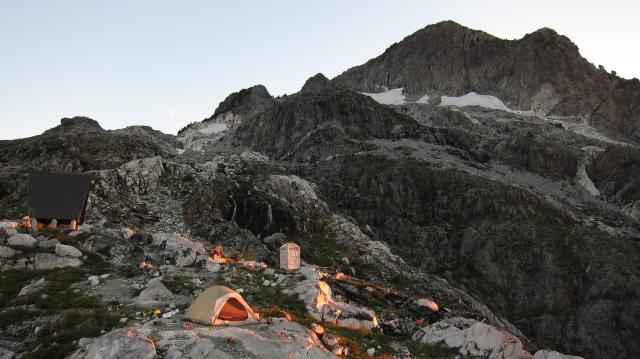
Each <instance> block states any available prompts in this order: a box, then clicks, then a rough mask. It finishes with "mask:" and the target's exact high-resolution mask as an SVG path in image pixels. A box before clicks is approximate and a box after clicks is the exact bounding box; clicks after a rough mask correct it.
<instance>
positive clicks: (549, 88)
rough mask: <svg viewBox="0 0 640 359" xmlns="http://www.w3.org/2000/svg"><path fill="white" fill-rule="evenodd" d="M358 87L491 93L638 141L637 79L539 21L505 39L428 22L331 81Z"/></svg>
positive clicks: (441, 93) (429, 92) (512, 103)
mask: <svg viewBox="0 0 640 359" xmlns="http://www.w3.org/2000/svg"><path fill="white" fill-rule="evenodd" d="M332 83H333V84H334V85H335V86H338V87H342V88H349V89H352V90H355V91H359V92H382V91H387V90H389V89H394V88H404V89H405V91H406V92H408V93H412V94H416V95H424V94H426V95H429V96H432V97H433V96H461V95H464V94H467V93H469V92H476V93H479V94H484V95H493V96H496V97H498V98H500V99H501V100H503V101H504V102H505V103H506V104H507V105H509V107H511V108H513V109H518V110H531V111H533V112H535V113H536V114H538V115H540V116H543V117H544V116H570V117H574V118H575V119H576V120H578V121H583V122H585V123H588V124H589V125H591V126H593V127H595V128H597V129H598V130H601V131H603V132H604V133H605V134H608V135H613V136H614V137H618V138H622V139H627V140H631V141H634V142H638V141H639V140H640V106H638V104H639V102H640V81H638V80H637V79H633V80H625V79H622V78H619V77H617V76H615V74H613V73H608V72H606V71H604V70H602V69H598V68H596V67H595V66H594V65H593V64H591V63H589V62H588V61H587V60H586V59H584V58H583V57H582V56H581V55H580V53H579V49H578V47H577V46H576V45H575V44H573V43H572V42H571V40H570V39H569V38H567V37H566V36H563V35H559V34H558V33H557V32H556V31H554V30H552V29H549V28H542V29H540V30H537V31H535V32H533V33H531V34H528V35H526V36H524V37H523V38H521V39H517V40H504V39H500V38H497V37H495V36H492V35H489V34H487V33H485V32H482V31H478V30H472V29H469V28H467V27H464V26H461V25H459V24H457V23H455V22H453V21H445V22H440V23H437V24H434V25H429V26H427V27H425V28H423V29H421V30H418V31H417V32H415V33H413V34H411V35H409V36H407V37H406V38H404V39H403V40H402V41H400V42H398V43H396V44H393V45H392V46H390V47H389V48H388V49H387V50H386V51H385V52H384V53H383V54H381V55H380V56H378V57H376V58H374V59H372V60H369V61H368V62H366V63H365V64H363V65H360V66H356V67H353V68H351V69H349V70H347V71H345V72H344V73H342V74H341V75H339V76H337V77H336V78H334V79H333V80H332Z"/></svg>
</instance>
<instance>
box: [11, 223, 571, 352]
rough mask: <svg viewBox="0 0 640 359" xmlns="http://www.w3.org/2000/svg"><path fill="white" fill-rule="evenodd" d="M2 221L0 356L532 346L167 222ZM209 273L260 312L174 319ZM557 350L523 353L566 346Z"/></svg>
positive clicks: (403, 296) (380, 289)
mask: <svg viewBox="0 0 640 359" xmlns="http://www.w3.org/2000/svg"><path fill="white" fill-rule="evenodd" d="M6 227H8V226H7V225H5V226H4V227H3V229H2V238H3V240H2V241H3V245H2V246H0V253H2V261H1V263H2V279H3V282H6V281H8V280H14V281H16V280H17V281H16V282H14V283H13V288H11V290H10V289H9V288H6V287H3V297H2V298H3V299H4V300H5V304H9V306H8V307H6V308H5V309H3V311H2V312H1V313H0V318H2V322H3V325H5V327H4V329H3V331H2V338H3V339H2V341H1V342H0V345H1V346H2V357H3V358H13V357H14V356H15V357H39V356H43V355H44V356H48V355H52V356H58V355H63V354H65V353H66V355H69V356H70V357H71V358H96V359H97V358H204V357H206V358H284V357H287V358H331V357H336V356H352V357H367V356H376V355H387V354H389V355H393V357H398V358H410V357H414V356H415V357H428V358H431V357H437V358H449V357H455V356H456V355H457V354H460V355H464V356H465V357H489V358H531V357H532V355H531V354H530V353H529V352H527V351H526V350H525V347H524V344H523V343H522V342H521V340H520V339H518V338H517V337H515V336H513V335H511V334H508V333H506V332H502V331H500V330H498V329H496V328H495V327H493V326H490V325H487V324H484V323H482V322H479V321H477V320H476V319H471V318H468V319H467V318H464V317H461V316H460V315H465V314H466V315H469V314H470V313H465V312H463V311H458V310H453V309H449V308H446V307H445V308H442V307H440V306H439V305H438V304H437V303H436V302H435V301H433V300H431V299H426V298H418V297H414V296H412V295H411V294H409V293H406V292H404V291H401V290H398V289H394V288H389V287H384V286H381V285H379V284H375V283H370V282H367V281H365V280H362V279H358V278H357V277H354V276H350V275H347V274H345V273H343V272H341V271H338V272H336V271H335V270H332V269H330V268H322V267H318V266H312V265H309V264H304V265H303V267H302V268H301V269H300V270H298V271H284V270H278V269H274V268H270V267H269V266H268V265H267V264H266V263H263V262H256V261H254V260H245V259H242V258H238V259H237V260H230V261H229V262H228V263H223V264H219V263H217V262H215V261H213V260H212V259H211V258H209V256H208V253H209V249H211V248H208V247H212V244H211V243H207V242H199V241H197V240H193V239H190V238H188V237H185V236H182V235H179V234H169V233H155V234H152V235H146V234H144V233H141V232H135V231H132V230H130V229H126V228H125V229H122V230H120V231H113V230H111V231H108V230H106V231H105V230H100V229H97V228H90V227H88V226H85V227H81V228H80V231H79V232H71V233H65V232H62V231H57V230H47V231H45V232H44V233H40V234H39V235H38V236H37V237H33V236H31V235H29V234H20V233H16V232H17V231H16V230H15V229H10V228H6ZM278 237H279V235H272V236H271V237H270V238H268V239H266V242H269V241H272V240H278ZM380 250H383V251H386V252H388V248H386V247H384V246H382V247H380ZM43 258H44V259H43ZM140 264H141V265H140ZM16 276H20V277H21V278H19V279H18V278H15V277H16ZM23 284H25V285H24V286H22V285H23ZM215 284H225V285H228V286H230V287H232V288H234V289H236V290H237V291H238V292H239V293H241V294H242V295H243V296H244V297H245V298H246V299H247V301H248V302H249V303H251V304H253V305H254V307H255V308H256V309H257V311H258V312H259V313H260V314H261V315H262V318H261V322H259V323H255V324H247V325H242V326H217V327H211V326H203V325H198V324H193V323H190V322H187V321H186V320H184V319H183V315H182V313H183V311H184V309H185V308H186V306H188V305H189V304H190V302H191V301H192V300H193V299H194V298H195V296H197V294H198V293H199V292H201V291H202V290H203V289H204V288H207V287H209V286H212V285H215ZM21 286H22V287H21ZM16 293H17V294H16ZM8 295H11V297H8ZM14 295H15V298H13V296H14ZM78 307H79V308H78ZM18 313H20V314H18ZM45 313H46V314H47V315H44V314H45ZM473 317H476V316H473ZM29 318H37V319H29ZM71 318H73V320H72V319H71ZM98 330H99V331H100V332H97V331H98ZM92 332H94V333H96V334H98V335H99V336H97V337H87V336H86V334H90V333H92ZM467 332H469V333H467ZM559 355H560V354H558V353H556V352H546V351H538V352H537V354H536V355H535V356H533V357H534V358H571V357H568V356H567V357H565V356H559ZM576 358H577V357H576Z"/></svg>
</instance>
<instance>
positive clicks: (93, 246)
mask: <svg viewBox="0 0 640 359" xmlns="http://www.w3.org/2000/svg"><path fill="white" fill-rule="evenodd" d="M112 243H113V239H112V238H111V237H109V236H105V235H102V234H94V235H92V236H91V237H89V238H87V239H86V240H84V241H82V244H81V246H82V248H84V250H86V251H89V252H98V251H101V250H103V249H107V248H109V247H110V246H111V245H112Z"/></svg>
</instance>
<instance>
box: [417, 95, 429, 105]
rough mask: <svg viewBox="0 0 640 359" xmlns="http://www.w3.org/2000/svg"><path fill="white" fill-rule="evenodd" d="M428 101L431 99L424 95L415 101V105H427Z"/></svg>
mask: <svg viewBox="0 0 640 359" xmlns="http://www.w3.org/2000/svg"><path fill="white" fill-rule="evenodd" d="M430 99H431V97H429V95H424V96H422V97H420V98H419V99H418V101H416V103H429V100H430Z"/></svg>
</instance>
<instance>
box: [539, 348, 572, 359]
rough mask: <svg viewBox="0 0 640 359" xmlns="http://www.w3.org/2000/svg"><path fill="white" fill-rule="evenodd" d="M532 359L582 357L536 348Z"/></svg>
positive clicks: (570, 358)
mask: <svg viewBox="0 0 640 359" xmlns="http://www.w3.org/2000/svg"><path fill="white" fill-rule="evenodd" d="M532 359H584V358H583V357H577V356H573V355H565V354H562V353H558V352H554V351H551V350H538V351H537V352H536V353H535V354H534V355H533V358H532Z"/></svg>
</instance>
